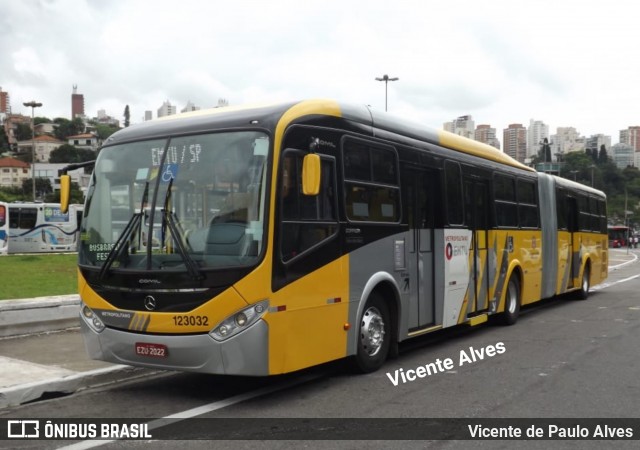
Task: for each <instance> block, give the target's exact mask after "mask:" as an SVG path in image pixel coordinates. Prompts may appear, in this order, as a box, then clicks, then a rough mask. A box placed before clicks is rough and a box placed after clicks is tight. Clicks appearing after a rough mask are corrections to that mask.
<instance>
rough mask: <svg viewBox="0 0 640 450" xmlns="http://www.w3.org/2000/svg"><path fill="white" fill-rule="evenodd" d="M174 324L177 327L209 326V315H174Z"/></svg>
mask: <svg viewBox="0 0 640 450" xmlns="http://www.w3.org/2000/svg"><path fill="white" fill-rule="evenodd" d="M173 324H174V325H175V326H177V327H207V326H209V318H208V317H207V316H173Z"/></svg>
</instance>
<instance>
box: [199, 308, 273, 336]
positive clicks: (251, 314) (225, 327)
mask: <svg viewBox="0 0 640 450" xmlns="http://www.w3.org/2000/svg"><path fill="white" fill-rule="evenodd" d="M268 307H269V300H263V301H261V302H260V303H256V304H255V305H251V306H249V307H247V308H245V309H243V310H240V311H237V312H235V313H233V314H232V315H230V316H229V317H227V318H226V319H224V320H223V321H222V322H220V323H219V324H218V325H217V326H216V327H214V328H213V330H211V332H209V334H210V335H211V337H212V338H214V339H215V340H216V341H224V340H225V339H229V338H230V337H232V336H235V335H236V334H238V333H240V332H241V331H243V330H246V329H247V328H249V327H250V326H251V325H253V324H254V323H256V322H257V321H258V320H260V318H261V317H262V316H264V313H265V312H266V311H267V309H268Z"/></svg>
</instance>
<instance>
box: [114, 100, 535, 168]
mask: <svg viewBox="0 0 640 450" xmlns="http://www.w3.org/2000/svg"><path fill="white" fill-rule="evenodd" d="M309 116H317V117H321V116H333V117H340V118H343V119H346V120H349V121H352V122H355V123H358V124H360V125H364V126H366V127H367V128H369V129H370V132H371V134H372V135H373V136H377V135H378V134H379V133H380V132H383V131H384V132H391V133H394V134H397V135H401V136H404V137H407V138H411V139H415V140H418V141H422V142H428V143H431V144H436V145H440V146H443V147H447V148H449V149H453V150H457V151H460V152H463V153H466V154H469V155H473V156H477V157H480V158H483V159H487V160H490V161H493V162H496V163H499V164H505V165H508V166H512V167H516V168H519V169H522V170H527V171H530V172H535V170H534V169H532V168H530V167H528V166H525V165H524V164H522V163H520V162H518V161H516V160H515V159H513V158H511V157H510V156H509V155H507V154H506V153H503V152H502V151H500V150H498V149H496V148H494V147H492V146H490V145H487V144H483V143H481V142H478V141H474V140H472V139H467V138H464V137H462V136H458V135H456V134H453V133H449V132H447V131H444V130H438V129H435V128H430V127H428V126H424V125H422V124H419V123H417V122H412V121H411V120H406V119H404V118H400V117H398V116H394V115H392V114H388V113H384V112H380V111H377V110H375V109H373V108H371V107H369V106H366V105H354V104H348V103H339V102H337V101H334V100H327V99H315V100H302V101H291V102H283V103H270V104H256V105H240V106H225V107H220V108H211V109H203V110H199V111H193V112H188V113H182V114H176V115H171V116H165V117H161V118H158V119H154V120H150V121H147V122H143V123H141V124H137V125H133V126H131V127H128V128H125V129H123V130H120V131H118V132H117V133H115V134H113V135H111V136H110V137H109V138H108V139H107V140H106V141H105V146H109V145H114V144H118V143H121V142H126V141H132V140H140V139H154V138H161V137H166V136H170V135H174V134H185V133H197V132H206V131H211V130H213V129H218V128H227V129H230V128H237V127H247V126H251V125H253V126H262V127H266V128H270V129H274V128H275V127H276V125H278V123H279V122H280V120H281V119H283V118H285V119H286V121H287V122H288V123H294V122H296V121H297V120H300V119H303V118H308V117H309ZM288 123H286V124H285V125H287V124H288Z"/></svg>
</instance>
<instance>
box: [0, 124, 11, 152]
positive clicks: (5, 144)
mask: <svg viewBox="0 0 640 450" xmlns="http://www.w3.org/2000/svg"><path fill="white" fill-rule="evenodd" d="M10 151H11V146H10V145H9V138H8V137H7V133H6V132H5V131H4V127H2V126H0V155H2V154H3V153H5V152H10Z"/></svg>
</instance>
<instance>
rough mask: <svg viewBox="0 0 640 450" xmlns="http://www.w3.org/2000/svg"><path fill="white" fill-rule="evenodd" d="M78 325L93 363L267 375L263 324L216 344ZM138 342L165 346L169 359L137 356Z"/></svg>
mask: <svg viewBox="0 0 640 450" xmlns="http://www.w3.org/2000/svg"><path fill="white" fill-rule="evenodd" d="M80 323H81V326H82V333H83V335H84V338H85V339H84V342H85V347H86V349H87V352H88V353H89V356H90V357H91V358H93V359H98V360H102V361H109V362H113V363H117V364H127V365H134V366H143V367H149V368H160V369H163V370H180V371H188V372H202V373H215V374H221V375H256V376H263V375H268V374H269V339H268V332H269V330H268V325H267V324H266V322H264V321H263V320H259V321H258V322H256V323H255V324H254V325H252V326H251V327H250V328H248V329H246V330H245V331H243V332H242V333H240V334H238V335H236V336H233V337H231V338H229V339H228V340H227V341H225V342H218V341H215V340H214V339H213V338H211V336H209V335H208V334H198V335H187V336H176V335H173V336H161V335H140V334H136V333H129V332H126V331H120V330H113V329H109V328H107V329H105V330H104V331H102V332H101V333H96V332H94V331H93V330H91V329H90V328H89V327H88V326H87V325H86V324H85V322H84V320H81V321H80ZM139 342H144V343H153V344H160V345H165V346H167V348H168V356H167V357H165V358H158V357H148V356H146V357H145V356H139V355H136V352H135V345H136V343H139Z"/></svg>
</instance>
